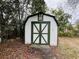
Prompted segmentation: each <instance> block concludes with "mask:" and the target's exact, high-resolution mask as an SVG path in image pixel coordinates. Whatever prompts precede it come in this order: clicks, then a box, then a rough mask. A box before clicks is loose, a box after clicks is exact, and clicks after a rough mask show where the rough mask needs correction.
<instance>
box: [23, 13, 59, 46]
mask: <svg viewBox="0 0 79 59" xmlns="http://www.w3.org/2000/svg"><path fill="white" fill-rule="evenodd" d="M24 40H25V44H41V45H50V46H57V43H58V23H57V20H56V19H55V17H54V16H52V15H49V14H45V13H42V12H39V13H36V14H34V15H30V16H28V17H27V19H26V20H25V23H24Z"/></svg>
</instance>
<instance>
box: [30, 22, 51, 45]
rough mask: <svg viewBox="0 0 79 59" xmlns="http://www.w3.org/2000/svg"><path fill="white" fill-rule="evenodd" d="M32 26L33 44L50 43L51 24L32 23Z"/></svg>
mask: <svg viewBox="0 0 79 59" xmlns="http://www.w3.org/2000/svg"><path fill="white" fill-rule="evenodd" d="M31 26H32V27H31V42H32V44H49V43H50V22H44V21H43V22H32V23H31Z"/></svg>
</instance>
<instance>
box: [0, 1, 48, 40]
mask: <svg viewBox="0 0 79 59" xmlns="http://www.w3.org/2000/svg"><path fill="white" fill-rule="evenodd" d="M31 2H32V4H31ZM45 8H46V6H45V2H44V0H0V36H1V38H2V40H3V41H4V39H8V38H9V37H10V36H19V37H22V36H23V21H24V20H25V19H26V17H27V16H28V15H30V14H34V13H36V12H40V11H42V12H45V11H46V10H45ZM28 10H31V12H30V11H28Z"/></svg>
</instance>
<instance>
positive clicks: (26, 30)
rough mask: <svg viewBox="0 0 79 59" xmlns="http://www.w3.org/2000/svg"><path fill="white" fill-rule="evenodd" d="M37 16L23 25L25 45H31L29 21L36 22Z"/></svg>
mask: <svg viewBox="0 0 79 59" xmlns="http://www.w3.org/2000/svg"><path fill="white" fill-rule="evenodd" d="M37 20H38V18H37V16H34V17H31V18H29V19H28V21H27V23H26V24H25V44H31V21H37Z"/></svg>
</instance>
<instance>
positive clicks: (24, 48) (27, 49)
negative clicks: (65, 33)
mask: <svg viewBox="0 0 79 59" xmlns="http://www.w3.org/2000/svg"><path fill="white" fill-rule="evenodd" d="M78 45H79V38H77V37H76V38H69V37H59V44H58V47H51V46H48V45H46V46H45V45H42V46H41V45H25V44H23V43H22V42H21V41H19V40H17V41H14V40H13V39H11V40H10V41H8V42H7V43H3V44H0V59H79V47H78Z"/></svg>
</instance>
